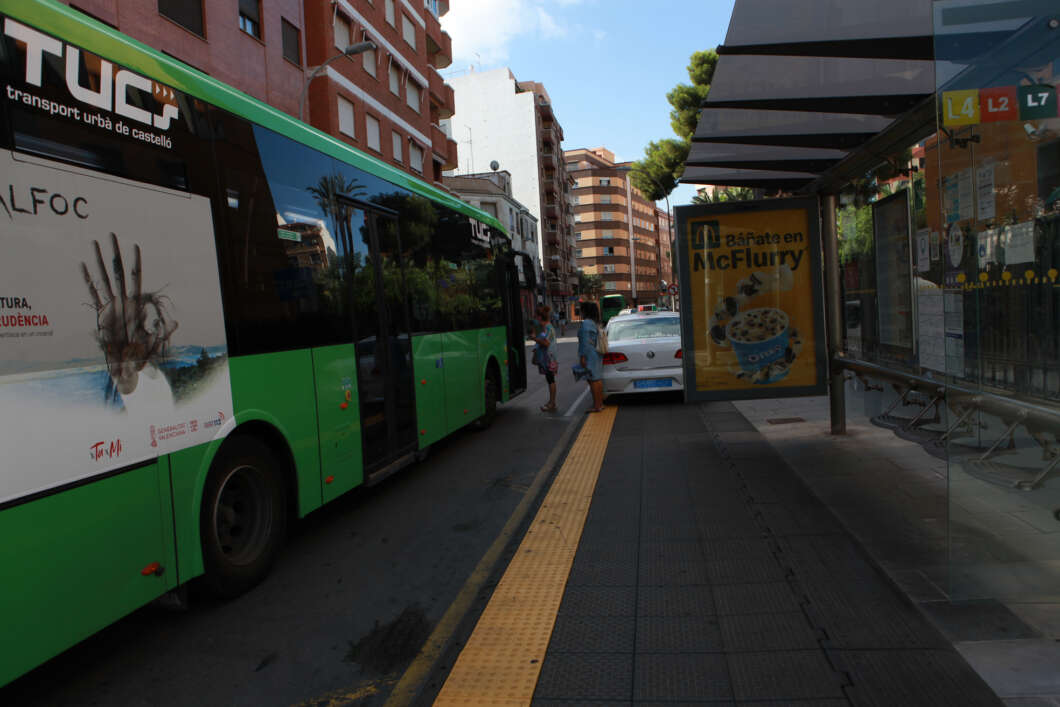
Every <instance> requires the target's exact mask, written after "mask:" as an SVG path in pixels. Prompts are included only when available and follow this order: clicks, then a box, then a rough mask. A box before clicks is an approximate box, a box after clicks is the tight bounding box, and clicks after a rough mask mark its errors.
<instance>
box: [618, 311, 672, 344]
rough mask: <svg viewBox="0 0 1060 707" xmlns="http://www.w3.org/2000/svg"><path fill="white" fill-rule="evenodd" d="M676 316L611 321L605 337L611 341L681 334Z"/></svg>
mask: <svg viewBox="0 0 1060 707" xmlns="http://www.w3.org/2000/svg"><path fill="white" fill-rule="evenodd" d="M680 321H681V320H680V319H679V318H678V317H651V318H650V319H630V320H629V321H625V322H616V321H612V322H611V325H610V326H608V327H607V338H608V339H610V340H611V341H622V340H625V339H656V338H659V337H661V336H681V325H680Z"/></svg>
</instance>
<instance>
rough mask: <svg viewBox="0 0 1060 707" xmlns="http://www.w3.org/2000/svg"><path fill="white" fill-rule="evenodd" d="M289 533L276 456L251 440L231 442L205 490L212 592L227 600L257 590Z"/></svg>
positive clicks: (203, 521) (203, 527)
mask: <svg viewBox="0 0 1060 707" xmlns="http://www.w3.org/2000/svg"><path fill="white" fill-rule="evenodd" d="M286 529H287V512H286V507H285V498H284V482H283V477H282V474H281V472H280V468H279V465H278V464H277V463H276V460H275V458H274V456H273V454H272V452H271V450H270V449H269V448H268V447H267V446H266V445H264V444H263V443H261V442H259V441H258V440H256V439H253V438H251V437H241V438H235V439H232V440H229V441H228V442H226V443H225V446H224V447H223V448H222V449H221V451H220V452H219V453H218V455H217V458H216V459H215V460H214V463H213V466H212V467H211V469H210V474H209V476H208V477H207V480H206V487H205V488H204V489H203V496H202V512H201V515H200V528H199V530H200V537H201V539H202V559H203V565H204V568H205V570H206V574H205V577H204V578H203V581H204V583H205V585H206V588H207V589H208V590H209V591H210V593H211V594H213V595H215V596H217V597H220V598H224V599H227V598H231V597H235V596H238V595H240V594H242V593H243V592H246V591H247V590H248V589H250V588H251V587H253V586H254V585H256V584H257V583H258V582H260V581H261V580H262V579H264V578H265V575H267V574H268V572H269V569H270V568H271V567H272V563H273V560H274V559H275V558H276V554H277V552H278V550H279V548H280V545H281V544H282V542H283V537H284V534H285V532H286Z"/></svg>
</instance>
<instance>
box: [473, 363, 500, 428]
mask: <svg viewBox="0 0 1060 707" xmlns="http://www.w3.org/2000/svg"><path fill="white" fill-rule="evenodd" d="M499 390H500V382H499V381H498V380H497V374H496V372H494V371H493V370H492V369H491V370H487V371H486V378H485V380H484V381H483V383H482V410H483V412H482V417H480V418H479V419H478V420H477V421H476V422H477V424H476V427H478V429H480V430H484V429H486V428H487V427H489V426H490V425H492V424H493V420H494V419H496V417H497V398H498V395H497V393H498V391H499Z"/></svg>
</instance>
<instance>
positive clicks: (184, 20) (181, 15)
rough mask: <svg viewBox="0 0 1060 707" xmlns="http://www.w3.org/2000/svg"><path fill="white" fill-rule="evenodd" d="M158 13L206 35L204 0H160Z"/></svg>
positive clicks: (199, 33)
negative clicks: (203, 12) (203, 14)
mask: <svg viewBox="0 0 1060 707" xmlns="http://www.w3.org/2000/svg"><path fill="white" fill-rule="evenodd" d="M240 4H242V3H240ZM158 14H160V15H163V16H164V17H168V18H169V19H171V20H173V21H174V22H176V23H177V24H178V25H180V26H181V27H183V28H184V29H186V30H188V31H189V32H194V33H195V34H197V35H199V36H200V37H205V36H206V30H205V27H204V26H203V21H202V0H158Z"/></svg>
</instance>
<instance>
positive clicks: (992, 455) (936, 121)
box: [677, 0, 1060, 597]
mask: <svg viewBox="0 0 1060 707" xmlns="http://www.w3.org/2000/svg"><path fill="white" fill-rule="evenodd" d="M778 17H783V18H784V21H783V22H777V21H776V18H778ZM718 53H719V55H720V57H719V61H718V65H717V69H716V72H715V75H714V80H713V83H712V86H711V90H710V94H709V97H708V99H707V100H706V102H705V103H704V105H703V106H702V110H701V115H700V119H699V124H698V127H697V130H696V132H695V134H694V136H693V138H692V147H691V150H690V152H689V155H688V158H687V161H686V164H685V171H684V174H683V177H682V181H683V182H685V183H692V184H707V185H717V186H748V187H755V188H759V189H762V190H763V191H764V192H765V193H766V194H767V195H770V196H771V197H781V198H782V200H779V201H778V200H776V199H774V198H767V199H764V200H761V201H758V202H754V203H753V204H751V203H746V204H735V203H731V202H730V203H729V204H726V203H722V204H718V205H712V206H710V207H706V208H705V209H702V208H701V210H700V211H695V209H696V208H698V207H682V208H683V209H684V213H683V214H682V213H680V212H679V214H678V228H679V232H678V236H677V238H678V241H679V242H678V253H679V256H680V257H681V259H682V263H681V264H682V267H684V268H685V270H684V272H683V273H682V275H683V277H682V279H681V284H682V287H683V288H684V289H683V291H682V297H683V299H684V300H685V301H683V302H682V308H683V309H685V310H686V311H692V310H695V309H696V308H697V306H698V311H697V313H696V314H695V315H694V316H691V317H689V319H690V321H689V323H688V327H689V329H688V330H687V331H686V336H688V335H693V336H698V337H699V338H698V339H697V342H699V343H700V344H701V345H704V346H706V347H708V348H709V349H710V351H711V353H712V356H704V357H701V362H702V365H703V368H702V370H701V372H700V373H701V375H700V378H702V379H704V380H705V379H706V376H705V375H704V374H703V372H705V371H707V370H708V368H709V367H710V366H713V367H714V371H715V373H717V372H718V371H721V369H722V368H723V367H725V366H727V367H728V369H729V371H730V373H731V375H732V376H736V377H739V378H741V379H742V382H743V385H742V386H735V387H736V388H738V389H734V390H733V391H731V392H732V396H733V397H767V396H769V395H771V394H777V395H785V394H807V393H810V392H814V391H823V390H825V389H827V391H828V396H829V401H830V409H831V427H832V431H833V433H836V434H842V433H843V432H844V431H845V429H846V423H847V420H848V419H850V418H851V417H854V416H863V417H865V418H868V419H869V420H870V421H871V422H872V423H873V424H875V425H878V426H881V427H886V428H889V429H891V430H893V431H894V433H895V434H896V435H897V436H899V437H900V438H902V439H905V440H908V441H909V443H910V444H916V445H919V446H921V447H922V448H923V449H924V450H927V451H928V452H930V453H931V454H932V455H934V456H936V457H939V458H942V459H945V460H946V463H947V469H948V478H947V491H946V493H947V505H948V514H947V517H946V524H947V528H946V530H945V534H946V543H947V546H946V548H945V552H940V553H939V556H938V558H937V561H938V562H939V563H942V564H945V565H947V572H946V585H947V587H948V592H949V594H950V596H952V597H974V596H1001V595H1002V594H1004V595H1006V596H1009V595H1012V596H1017V597H1020V596H1022V597H1028V596H1035V597H1041V596H1045V595H1047V596H1051V597H1056V596H1058V595H1060V570H1058V569H1057V568H1058V567H1060V532H1058V531H1060V441H1058V440H1060V281H1058V276H1060V275H1058V273H1060V114H1058V110H1057V88H1058V85H1060V9H1058V7H1057V5H1056V3H1055V2H1052V1H1050V0H934V1H933V2H924V1H923V0H893V1H892V2H889V3H876V2H868V1H867V0H799V1H797V2H792V1H791V0H736V2H735V6H734V9H733V12H732V16H731V19H730V24H729V29H728V33H727V35H726V38H725V44H724V45H723V46H721V47H719V48H718ZM784 197H787V198H784ZM793 200H794V201H793ZM804 200H809V201H808V202H806V201H804ZM796 202H797V204H809V206H806V209H807V211H806V213H807V214H809V220H810V221H811V222H812V226H814V227H819V230H820V246H819V248H817V247H816V246H815V247H811V248H810V257H816V258H819V259H820V262H821V272H822V277H821V280H822V281H823V282H822V283H821V284H822V285H823V286H822V292H823V295H822V296H821V297H820V301H821V303H822V304H821V306H820V307H815V313H816V314H817V316H818V317H820V318H821V319H820V322H821V324H820V328H821V329H822V330H823V333H822V335H821V337H820V341H818V342H816V343H817V344H818V345H819V346H820V349H821V352H822V353H821V357H822V358H823V359H824V362H823V366H822V368H820V369H819V370H818V374H819V376H820V380H813V382H814V385H812V386H809V387H801V388H800V387H799V386H788V387H789V388H790V390H789V391H788V392H785V391H784V388H785V385H786V381H790V379H791V378H792V377H793V376H794V375H795V371H796V366H797V365H798V360H799V357H800V354H799V352H797V351H794V350H793V349H794V348H795V347H793V345H792V343H791V341H792V337H791V331H792V330H793V327H794V316H793V315H790V313H786V312H784V311H780V309H782V308H778V306H773V305H770V306H765V305H763V304H762V302H765V300H762V299H761V297H762V295H763V294H767V293H769V292H787V291H789V290H790V291H791V292H795V291H796V290H797V285H796V286H795V288H794V289H792V287H791V283H792V282H796V283H797V278H798V273H796V276H795V279H794V280H793V279H792V277H791V273H788V272H781V271H779V270H769V269H768V268H765V267H763V268H761V269H759V270H755V268H754V267H752V268H751V270H750V272H751V274H747V275H745V276H744V277H743V278H742V279H740V278H737V279H734V280H733V282H735V283H736V287H735V290H734V291H733V292H723V291H720V290H719V288H718V287H713V289H712V286H711V282H712V281H711V278H712V277H715V278H716V277H717V275H716V274H715V273H711V272H704V274H703V275H697V274H694V273H692V269H693V268H694V267H695V265H696V264H695V262H694V261H695V258H696V257H697V250H696V249H697V247H698V248H699V251H698V252H699V253H701V254H703V253H705V254H707V256H706V257H707V258H708V261H704V262H707V268H706V269H707V270H709V269H710V267H712V266H713V265H714V264H716V258H715V256H720V255H722V254H723V251H718V252H717V254H712V253H711V236H712V234H713V235H714V238H715V241H716V242H717V243H719V244H720V246H721V247H722V248H724V247H725V246H726V245H733V244H735V245H737V246H741V247H742V246H743V245H744V244H745V243H746V241H747V238H748V236H747V234H748V233H751V234H752V235H753V237H754V238H757V239H758V247H760V248H764V249H765V250H766V251H769V250H772V251H776V252H777V253H779V252H780V251H782V250H783V249H784V248H785V247H786V246H785V241H784V237H785V234H786V233H789V232H794V229H793V228H791V227H788V228H787V229H786V230H785V228H784V227H783V226H784V223H783V222H782V221H779V222H778V221H775V215H776V213H777V212H778V210H783V209H785V208H788V207H791V206H792V205H793V204H796ZM741 213H742V214H744V216H741V215H740V214H741ZM747 214H752V215H751V216H747ZM753 214H760V215H759V216H754V215H753ZM741 218H742V219H743V221H741V220H740V219H741ZM748 219H749V220H748ZM756 219H757V220H756ZM770 219H774V221H773V223H775V224H778V225H779V226H780V227H779V228H771V227H769V226H768V223H770ZM727 223H729V224H732V225H731V226H726V224H727ZM741 223H742V224H744V226H740V224H741ZM714 224H718V225H714ZM747 224H758V225H760V226H761V228H759V229H758V230H757V231H756V230H755V228H752V227H751V226H748V225H747ZM727 228H728V229H729V230H726V229H727ZM740 228H743V229H744V230H743V231H740V230H739V229H740ZM810 230H812V228H811V229H810ZM715 231H717V232H716V233H715ZM741 233H742V234H743V235H741ZM771 239H772V240H771ZM748 253H749V255H748V257H749V258H750V259H751V261H752V266H756V265H758V264H761V265H763V266H765V265H766V264H767V260H766V258H765V256H764V255H762V256H761V258H760V259H759V260H756V258H758V255H757V251H755V252H754V253H751V252H750V251H748ZM731 257H733V258H735V257H737V256H736V255H732V256H731ZM710 258H715V259H713V260H711V259H710ZM778 258H779V256H778ZM726 262H727V261H726ZM789 262H793V261H789ZM755 272H757V274H756V275H754V273H755ZM752 275H753V276H752ZM689 276H692V278H693V280H696V279H697V277H698V278H700V279H702V278H705V281H706V282H707V285H706V286H705V287H703V286H700V287H699V288H698V289H697V290H695V291H693V287H692V285H693V284H695V283H689ZM756 280H769V281H768V282H766V283H765V284H760V283H758V282H756ZM721 281H723V280H718V282H721ZM729 287H730V289H732V287H731V286H729ZM748 287H750V288H751V289H746V288H748ZM785 287H787V288H788V290H784V288H785ZM756 288H757V289H756ZM770 288H772V289H770ZM745 291H746V292H750V293H752V296H750V297H748V296H744V295H743V294H740V293H743V292H745ZM754 296H757V297H759V299H754ZM808 296H809V295H798V296H795V295H791V296H790V299H791V301H796V300H799V299H800V298H804V297H808ZM777 297H778V298H779V299H775V300H774V301H782V300H783V297H781V296H780V295H777ZM696 298H699V299H700V300H702V301H700V302H696V301H693V300H695V299H696ZM748 307H750V309H747V308H748ZM778 311H779V313H778ZM750 312H757V314H755V315H754V316H752V315H751V314H750ZM769 321H773V323H772V324H769V323H768V322H769ZM748 322H750V323H751V325H750V326H749V325H748ZM762 322H766V323H765V324H762ZM771 327H772V328H771ZM805 328H806V329H809V328H810V324H809V323H808V322H807V323H806V324H805ZM693 330H694V331H693ZM774 330H775V331H774ZM756 337H757V339H756ZM785 337H786V338H785ZM801 338H802V339H803V340H806V339H807V338H809V337H808V336H807V335H806V333H805V331H804V332H803V334H802V337H801ZM752 340H754V341H753V342H752ZM778 340H780V341H781V343H780V344H779V345H773V346H771V347H769V350H764V347H765V345H766V344H775V342H777V341H778ZM749 342H751V343H757V344H760V346H759V348H757V349H755V348H753V347H752V346H751V343H749ZM687 345H688V344H687V343H686V346H687ZM805 345H808V344H804V346H805ZM749 351H751V352H753V353H754V354H755V355H757V356H758V358H757V359H756V360H755V362H754V365H750V364H749V361H748V352H749ZM781 351H783V353H780V352H781ZM714 352H720V353H717V354H716V355H714ZM776 356H780V357H781V358H780V359H777V358H770V357H776ZM785 356H786V358H784V357H785ZM802 357H803V358H804V357H805V355H804V354H802ZM707 359H709V361H708V360H707ZM763 361H765V362H766V364H768V365H766V364H764V363H763ZM776 361H780V363H775V362H776ZM808 365H809V364H807V366H808ZM694 366H695V364H694V362H691V361H689V357H688V356H687V354H686V376H687V375H689V373H690V372H691V374H692V376H693V379H694V378H695V375H696V372H695V370H690V369H694ZM789 369H790V370H789ZM806 370H807V371H808V370H809V369H808V368H807V369H806ZM718 375H720V373H718ZM825 379H827V381H825ZM686 380H689V379H687V378H686ZM713 380H714V383H716V380H717V377H715V379H713ZM805 381H811V379H810V378H805V380H804V382H805ZM825 382H827V386H825V385H824V383H825ZM712 384H713V383H712ZM692 385H693V386H694V385H696V384H695V383H693V384H692ZM704 390H705V388H704ZM694 394H695V391H694V390H692V394H691V395H690V397H693V396H694ZM973 508H975V509H978V510H980V511H983V510H985V511H986V512H989V513H995V514H1007V515H1006V520H1014V521H1015V520H1018V521H1019V522H1026V523H1027V525H1029V526H1031V528H1033V530H1029V529H1028V530H1027V532H1022V530H1023V529H1022V528H1019V527H1017V526H1012V528H1013V530H1012V532H1009V533H1007V534H1005V535H1004V537H992V538H991V539H990V541H989V542H986V541H983V540H982V537H981V535H982V533H981V532H973V530H976V529H978V530H979V531H981V530H982V528H981V523H979V518H978V516H977V515H976V514H975V513H973V512H972V511H971V510H969V509H973ZM994 535H995V536H997V535H998V534H996V533H995V534H994ZM1046 536H1048V537H1046ZM1014 575H1018V576H1019V577H1020V580H1019V581H1018V582H1013V581H1012V579H1011V578H1012V577H1013V576H1014Z"/></svg>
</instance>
